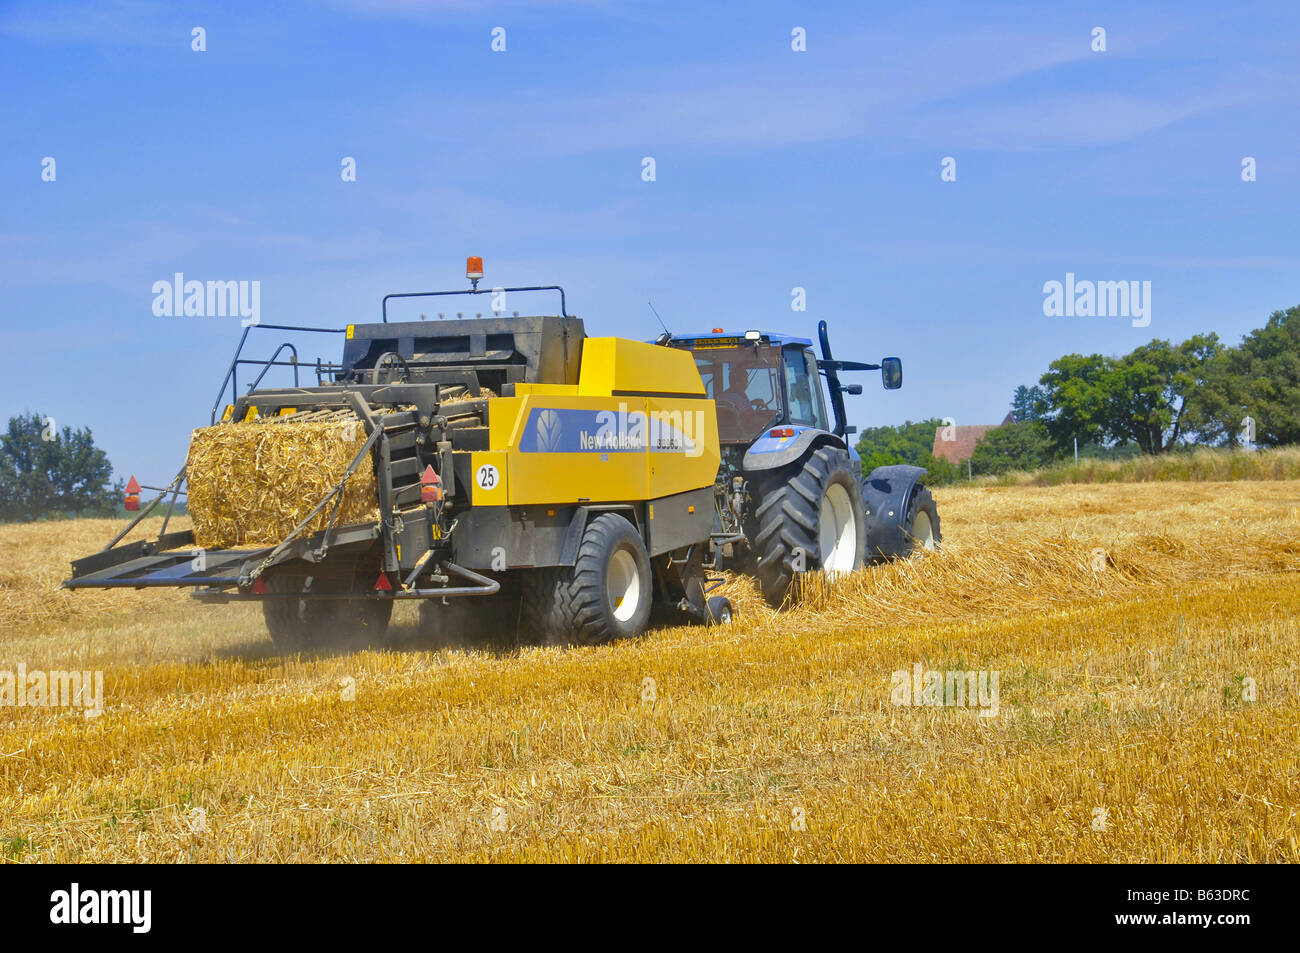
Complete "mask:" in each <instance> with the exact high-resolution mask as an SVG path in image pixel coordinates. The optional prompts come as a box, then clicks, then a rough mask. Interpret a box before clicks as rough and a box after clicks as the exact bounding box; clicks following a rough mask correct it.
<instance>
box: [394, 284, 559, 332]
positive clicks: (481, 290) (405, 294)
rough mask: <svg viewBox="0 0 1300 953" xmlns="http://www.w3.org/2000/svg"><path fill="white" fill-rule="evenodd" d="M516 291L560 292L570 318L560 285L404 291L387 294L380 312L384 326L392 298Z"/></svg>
mask: <svg viewBox="0 0 1300 953" xmlns="http://www.w3.org/2000/svg"><path fill="white" fill-rule="evenodd" d="M516 291H558V292H559V293H560V316H561V317H565V318H567V317H570V315H569V312H568V311H567V310H566V308H567V305H566V304H565V300H564V289H563V288H561V287H560V286H559V285H528V286H526V287H522V288H479V287H474V288H463V289H461V290H459V291H403V292H400V293H397V294H386V295H384V300H383V301H382V302H380V311H381V312H382V314H383V317H384V324H387V323H388V301H389V299H390V298H441V297H444V296H447V295H486V294H496V293H497V292H516Z"/></svg>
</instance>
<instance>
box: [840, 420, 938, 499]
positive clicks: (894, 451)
mask: <svg viewBox="0 0 1300 953" xmlns="http://www.w3.org/2000/svg"><path fill="white" fill-rule="evenodd" d="M942 426H943V421H942V420H940V419H939V418H938V417H931V418H929V419H928V420H922V421H918V422H916V423H913V422H912V421H910V420H909V421H907V422H906V423H903V424H901V425H899V426H897V427H867V428H866V429H865V430H863V431H862V435H861V436H860V437H859V438H858V443H857V449H858V453H859V454H860V455H861V457H862V475H863V476H866V475H867V474H869V473H870V472H871V471H872V470H874V469H875V468H876V467H884V466H891V465H893V464H896V463H908V464H911V465H912V466H917V467H925V469H926V470H928V471H929V475H928V476H927V477H926V482H927V483H951V482H952V481H953V480H955V479H957V477H958V476H959V475H960V473H961V469H960V468H959V467H958V466H956V464H953V463H949V462H948V461H947V460H944V459H941V458H939V457H936V456H935V455H934V452H933V451H934V434H935V431H937V430H938V429H939V428H940V427H942Z"/></svg>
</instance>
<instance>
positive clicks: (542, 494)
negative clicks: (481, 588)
mask: <svg viewBox="0 0 1300 953" xmlns="http://www.w3.org/2000/svg"><path fill="white" fill-rule="evenodd" d="M520 400H521V402H522V404H523V407H522V408H521V410H520V412H519V413H518V415H517V418H516V419H517V426H514V427H511V428H510V430H511V433H512V441H513V442H512V443H511V444H510V451H509V457H510V464H509V465H510V503H511V504H512V505H514V506H521V505H526V504H542V503H579V502H590V503H609V502H625V501H631V500H644V499H646V498H647V492H646V491H647V476H648V465H647V459H646V458H647V453H646V447H645V443H644V440H641V441H640V442H639V443H638V437H637V431H636V430H635V427H636V422H637V420H641V421H644V418H645V410H646V401H645V398H643V397H642V398H636V397H631V398H615V399H612V400H611V399H610V398H609V397H525V398H522V399H520ZM497 403H498V402H496V401H494V402H493V405H492V413H493V415H494V416H493V418H492V419H493V423H494V424H495V423H496V417H495V414H496V412H497V409H496V404H497ZM503 429H504V427H503ZM496 436H497V432H496V429H495V427H494V428H493V431H492V438H493V446H500V444H498V443H496ZM476 456H477V455H476Z"/></svg>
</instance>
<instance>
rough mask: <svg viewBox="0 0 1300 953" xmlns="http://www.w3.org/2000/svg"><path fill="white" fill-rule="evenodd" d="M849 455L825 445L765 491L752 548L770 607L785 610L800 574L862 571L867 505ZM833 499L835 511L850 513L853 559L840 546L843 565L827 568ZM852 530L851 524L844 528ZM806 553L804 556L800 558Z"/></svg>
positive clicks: (762, 489)
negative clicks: (825, 538)
mask: <svg viewBox="0 0 1300 953" xmlns="http://www.w3.org/2000/svg"><path fill="white" fill-rule="evenodd" d="M858 469H859V468H856V467H855V466H854V464H853V460H852V458H850V457H849V454H848V452H847V451H845V450H841V449H839V448H837V447H830V446H823V447H819V448H818V449H816V450H814V451H813V452H812V453H810V454H809V455H808V457H807V458H806V459H805V460H804V462H803V465H802V466H795V467H793V468H790V469H787V470H785V471H782V473H781V474H777V475H775V476H774V478H771V479H769V481H767V482H766V483H765V484H764V485H761V487H760V493H759V503H758V507H757V509H756V510H755V511H754V520H755V523H756V524H757V525H756V527H755V532H754V536H753V548H754V550H755V552H756V554H757V556H758V566H757V576H758V586H759V589H761V590H762V592H763V598H765V599H766V600H767V601H768V603H769V604H770V605H773V606H777V607H780V606H781V605H782V604H783V603H784V602H785V600H786V597H787V595H788V594H789V592H790V586H791V585H792V584H793V582H794V578H795V576H796V574H797V573H799V572H800V571H801V570H802V571H812V570H815V569H824V568H833V569H835V570H836V571H845V572H851V571H852V570H854V569H857V568H859V567H860V566H861V565H862V563H863V559H864V558H865V555H866V551H867V519H866V512H865V508H864V507H863V504H862V484H861V482H860V481H861V479H862V477H861V473H860V472H855V470H858ZM828 493H829V494H832V497H831V498H832V499H833V500H834V506H835V507H837V508H839V509H841V510H842V509H843V508H844V507H846V506H847V511H848V512H849V513H851V515H852V518H853V520H854V523H855V524H856V525H855V527H854V528H853V530H852V531H851V532H849V533H848V536H849V537H850V538H849V539H844V538H843V537H841V538H840V540H839V542H840V544H841V545H848V543H849V542H850V541H851V542H852V543H853V552H852V554H851V555H850V554H848V553H847V552H846V551H841V550H840V549H839V546H836V552H835V553H834V556H833V558H834V559H835V561H836V562H837V563H839V565H838V566H834V567H827V566H826V565H825V561H826V554H825V553H823V552H822V542H821V539H822V513H823V502H825V501H828V497H827V494H828ZM844 525H845V526H846V527H847V525H848V523H847V521H846V522H845V523H844ZM800 554H802V557H801V555H800Z"/></svg>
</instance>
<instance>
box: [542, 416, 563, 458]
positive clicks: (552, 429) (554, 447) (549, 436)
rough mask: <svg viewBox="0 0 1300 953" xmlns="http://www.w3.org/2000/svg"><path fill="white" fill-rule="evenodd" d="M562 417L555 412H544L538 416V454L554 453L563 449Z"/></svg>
mask: <svg viewBox="0 0 1300 953" xmlns="http://www.w3.org/2000/svg"><path fill="white" fill-rule="evenodd" d="M562 436H563V430H562V429H561V428H560V415H559V414H557V413H556V412H555V411H553V410H543V411H542V412H541V413H539V414H538V415H537V452H538V453H554V452H556V451H558V450H559V449H560V447H561V442H560V438H561V437H562Z"/></svg>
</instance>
